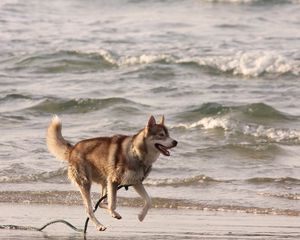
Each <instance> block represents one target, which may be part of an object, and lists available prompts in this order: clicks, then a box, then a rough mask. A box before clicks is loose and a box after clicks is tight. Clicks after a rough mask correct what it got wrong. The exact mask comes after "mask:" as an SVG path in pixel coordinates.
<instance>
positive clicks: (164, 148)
mask: <svg viewBox="0 0 300 240" xmlns="http://www.w3.org/2000/svg"><path fill="white" fill-rule="evenodd" d="M156 147H157V149H158V150H159V151H160V152H161V153H162V154H163V155H165V156H170V152H169V151H168V149H167V148H166V147H165V146H163V145H161V144H156Z"/></svg>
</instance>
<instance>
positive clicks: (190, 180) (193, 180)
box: [145, 175, 220, 187]
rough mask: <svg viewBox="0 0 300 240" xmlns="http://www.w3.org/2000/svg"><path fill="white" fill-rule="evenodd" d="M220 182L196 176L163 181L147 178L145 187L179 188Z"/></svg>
mask: <svg viewBox="0 0 300 240" xmlns="http://www.w3.org/2000/svg"><path fill="white" fill-rule="evenodd" d="M217 182H220V181H218V180H216V179H214V178H211V177H208V176H205V175H196V176H191V177H186V178H165V179H151V178H148V179H146V180H145V185H148V186H157V187H165V186H172V187H181V186H192V185H199V184H209V183H217Z"/></svg>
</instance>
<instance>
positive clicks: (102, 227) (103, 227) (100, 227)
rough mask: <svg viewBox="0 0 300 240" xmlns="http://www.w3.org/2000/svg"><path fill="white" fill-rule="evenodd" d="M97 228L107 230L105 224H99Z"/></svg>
mask: <svg viewBox="0 0 300 240" xmlns="http://www.w3.org/2000/svg"><path fill="white" fill-rule="evenodd" d="M96 228H97V230H98V231H105V230H106V227H105V226H103V225H98V226H97V227H96Z"/></svg>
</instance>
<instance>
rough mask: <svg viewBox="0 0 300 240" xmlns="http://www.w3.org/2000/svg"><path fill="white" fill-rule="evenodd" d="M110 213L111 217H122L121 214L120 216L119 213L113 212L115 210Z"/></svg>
mask: <svg viewBox="0 0 300 240" xmlns="http://www.w3.org/2000/svg"><path fill="white" fill-rule="evenodd" d="M110 215H111V216H112V217H113V218H116V219H122V216H121V215H120V214H119V213H117V212H115V211H113V212H111V213H110Z"/></svg>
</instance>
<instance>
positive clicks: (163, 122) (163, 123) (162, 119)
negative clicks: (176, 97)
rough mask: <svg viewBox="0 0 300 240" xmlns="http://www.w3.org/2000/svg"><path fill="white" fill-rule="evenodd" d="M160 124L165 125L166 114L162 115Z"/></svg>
mask: <svg viewBox="0 0 300 240" xmlns="http://www.w3.org/2000/svg"><path fill="white" fill-rule="evenodd" d="M159 124H161V125H165V116H164V115H162V116H161V119H160V123H159Z"/></svg>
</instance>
